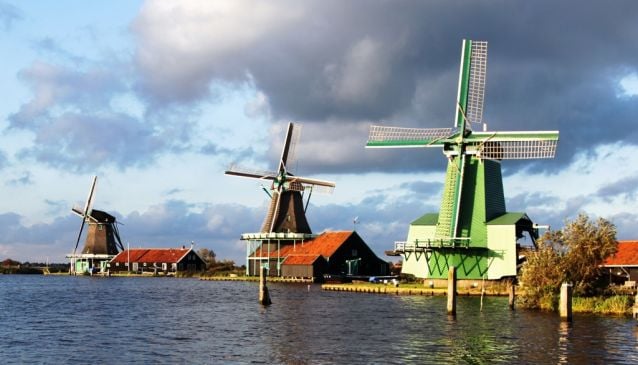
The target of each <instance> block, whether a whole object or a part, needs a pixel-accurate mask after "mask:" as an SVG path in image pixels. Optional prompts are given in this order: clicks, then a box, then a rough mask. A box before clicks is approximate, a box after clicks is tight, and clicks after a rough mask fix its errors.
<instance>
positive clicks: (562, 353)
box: [558, 321, 572, 364]
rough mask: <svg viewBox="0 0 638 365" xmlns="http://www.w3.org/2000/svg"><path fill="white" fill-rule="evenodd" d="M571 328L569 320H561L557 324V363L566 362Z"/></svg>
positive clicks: (567, 360)
mask: <svg viewBox="0 0 638 365" xmlns="http://www.w3.org/2000/svg"><path fill="white" fill-rule="evenodd" d="M571 329H572V324H571V322H567V321H561V322H560V324H559V325H558V363H559V364H568V363H569V357H568V348H567V347H568V345H569V335H570V332H571Z"/></svg>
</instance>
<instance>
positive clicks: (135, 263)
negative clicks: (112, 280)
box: [109, 247, 206, 274]
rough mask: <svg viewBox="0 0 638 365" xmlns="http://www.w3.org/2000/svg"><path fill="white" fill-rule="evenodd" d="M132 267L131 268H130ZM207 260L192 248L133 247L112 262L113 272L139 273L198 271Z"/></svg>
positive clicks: (202, 269) (203, 267) (202, 268)
mask: <svg viewBox="0 0 638 365" xmlns="http://www.w3.org/2000/svg"><path fill="white" fill-rule="evenodd" d="M129 267H130V270H129ZM205 269H206V262H205V261H204V260H203V259H202V258H201V257H200V256H199V255H198V254H197V252H195V250H193V249H192V248H184V247H182V248H132V249H128V250H124V251H122V252H120V253H119V254H118V255H117V256H115V257H114V258H113V259H112V260H111V262H110V268H109V270H110V271H111V272H122V271H133V272H138V273H144V272H147V273H165V274H167V273H176V272H197V271H204V270H205Z"/></svg>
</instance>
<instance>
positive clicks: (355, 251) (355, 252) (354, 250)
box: [352, 248, 358, 256]
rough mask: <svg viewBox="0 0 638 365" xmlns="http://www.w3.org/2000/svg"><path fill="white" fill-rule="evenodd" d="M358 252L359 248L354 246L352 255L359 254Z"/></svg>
mask: <svg viewBox="0 0 638 365" xmlns="http://www.w3.org/2000/svg"><path fill="white" fill-rule="evenodd" d="M357 253H358V252H357V249H356V248H353V249H352V256H357Z"/></svg>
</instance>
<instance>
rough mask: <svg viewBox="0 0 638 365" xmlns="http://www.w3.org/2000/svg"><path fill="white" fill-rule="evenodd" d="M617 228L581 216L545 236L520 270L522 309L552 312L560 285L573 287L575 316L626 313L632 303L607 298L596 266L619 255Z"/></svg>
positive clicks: (625, 298) (606, 222) (607, 291)
mask: <svg viewBox="0 0 638 365" xmlns="http://www.w3.org/2000/svg"><path fill="white" fill-rule="evenodd" d="M617 245H618V243H617V241H616V227H615V226H614V225H613V224H612V223H611V222H609V221H607V220H605V219H603V218H599V219H597V220H596V221H591V220H590V219H589V217H588V216H587V215H585V214H580V215H579V216H578V217H577V218H576V219H575V220H573V221H571V222H567V223H566V224H565V227H564V228H563V229H561V230H558V231H548V232H546V233H545V235H543V237H541V238H540V239H539V240H538V242H537V250H535V251H533V252H531V253H530V254H529V255H528V257H527V261H526V262H525V264H524V265H523V269H522V273H521V278H520V279H521V284H522V287H523V292H524V295H521V298H520V301H519V303H520V305H521V306H523V307H527V308H538V309H546V310H556V308H557V307H558V297H559V291H560V286H561V284H562V283H572V284H573V293H574V301H573V311H575V312H594V313H626V312H627V311H629V310H630V307H631V305H632V304H633V298H629V297H627V296H623V295H610V292H609V289H608V287H607V285H608V283H607V282H605V280H604V279H603V278H604V276H603V275H602V271H601V268H600V265H601V264H602V262H603V261H604V260H605V258H606V257H608V256H610V255H612V254H614V253H615V252H616V250H617Z"/></svg>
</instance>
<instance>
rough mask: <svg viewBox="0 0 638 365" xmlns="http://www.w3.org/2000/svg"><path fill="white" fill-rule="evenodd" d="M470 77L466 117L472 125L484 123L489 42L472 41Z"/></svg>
mask: <svg viewBox="0 0 638 365" xmlns="http://www.w3.org/2000/svg"><path fill="white" fill-rule="evenodd" d="M470 42H471V47H472V54H471V57H470V75H469V85H468V93H467V109H466V117H467V119H468V121H470V122H472V123H483V99H484V95H485V75H486V73H487V42H477V41H470Z"/></svg>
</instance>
